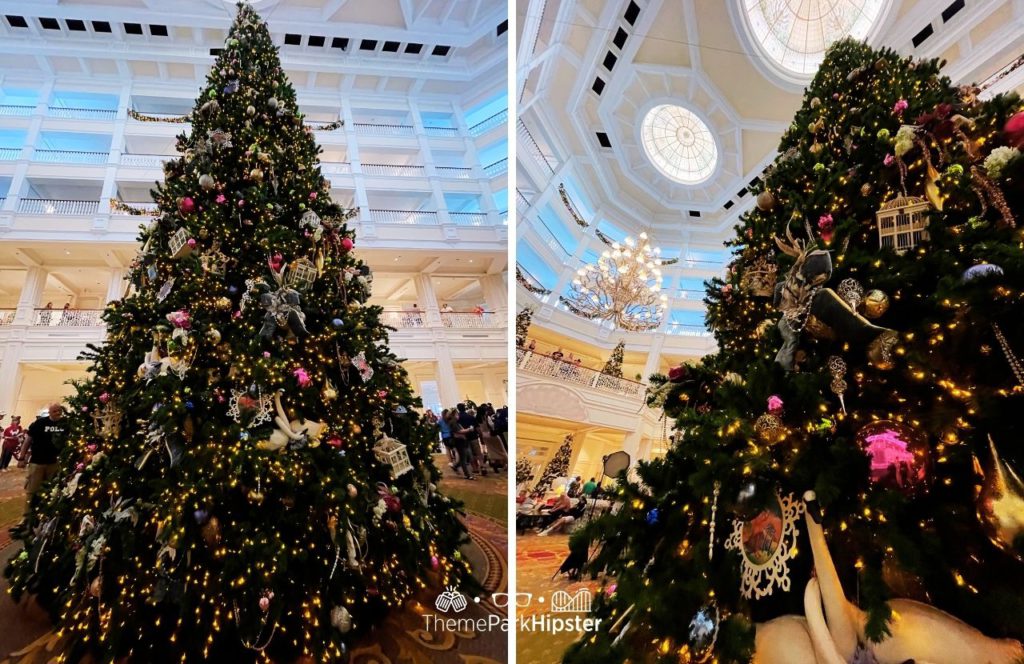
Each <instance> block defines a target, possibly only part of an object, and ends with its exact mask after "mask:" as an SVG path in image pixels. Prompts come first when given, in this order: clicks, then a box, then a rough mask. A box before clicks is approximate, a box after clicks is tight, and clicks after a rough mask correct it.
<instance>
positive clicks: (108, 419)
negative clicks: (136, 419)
mask: <svg viewBox="0 0 1024 664" xmlns="http://www.w3.org/2000/svg"><path fill="white" fill-rule="evenodd" d="M122 415H123V413H122V412H121V409H120V408H118V407H116V406H113V405H110V404H108V405H106V406H104V407H103V408H102V409H97V410H94V411H93V413H92V420H93V425H94V426H95V427H96V433H97V434H98V435H100V436H105V437H110V438H117V437H118V436H119V435H120V434H121V416H122Z"/></svg>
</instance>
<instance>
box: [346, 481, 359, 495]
mask: <svg viewBox="0 0 1024 664" xmlns="http://www.w3.org/2000/svg"><path fill="white" fill-rule="evenodd" d="M346 490H347V491H348V497H349V498H355V497H356V496H357V495H358V494H359V490H358V489H356V485H355V484H349V485H348V486H347V487H346Z"/></svg>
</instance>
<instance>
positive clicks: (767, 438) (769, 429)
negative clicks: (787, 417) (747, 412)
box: [754, 413, 786, 444]
mask: <svg viewBox="0 0 1024 664" xmlns="http://www.w3.org/2000/svg"><path fill="white" fill-rule="evenodd" d="M754 431H755V432H756V433H757V437H758V438H760V439H761V442H764V443H768V444H772V443H777V442H779V441H780V440H782V438H783V437H784V436H785V434H786V428H785V427H783V426H782V420H780V419H779V418H778V417H776V416H775V415H772V414H771V413H765V414H764V415H762V416H761V417H759V418H757V421H756V422H754Z"/></svg>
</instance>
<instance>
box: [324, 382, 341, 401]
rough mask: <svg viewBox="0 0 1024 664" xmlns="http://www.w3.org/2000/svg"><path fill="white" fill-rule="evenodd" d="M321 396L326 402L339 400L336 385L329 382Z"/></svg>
mask: <svg viewBox="0 0 1024 664" xmlns="http://www.w3.org/2000/svg"><path fill="white" fill-rule="evenodd" d="M320 396H322V397H323V398H324V401H334V400H335V399H337V398H338V390H336V389H334V383H332V382H331V381H329V380H328V381H327V385H326V386H325V387H324V389H323V392H321V393H320Z"/></svg>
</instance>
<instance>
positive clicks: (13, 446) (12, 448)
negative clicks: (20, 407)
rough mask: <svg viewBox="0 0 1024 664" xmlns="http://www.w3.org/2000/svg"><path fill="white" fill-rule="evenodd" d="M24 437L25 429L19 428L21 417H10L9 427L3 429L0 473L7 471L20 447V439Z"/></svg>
mask: <svg viewBox="0 0 1024 664" xmlns="http://www.w3.org/2000/svg"><path fill="white" fill-rule="evenodd" d="M24 435H25V429H23V428H22V426H21V415H15V416H13V417H11V423H10V425H9V426H8V427H7V428H6V429H4V442H3V453H2V454H0V471H4V470H7V467H8V466H10V465H11V459H12V458H14V454H15V452H17V451H18V448H19V447H21V439H22V437H23V436H24Z"/></svg>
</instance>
